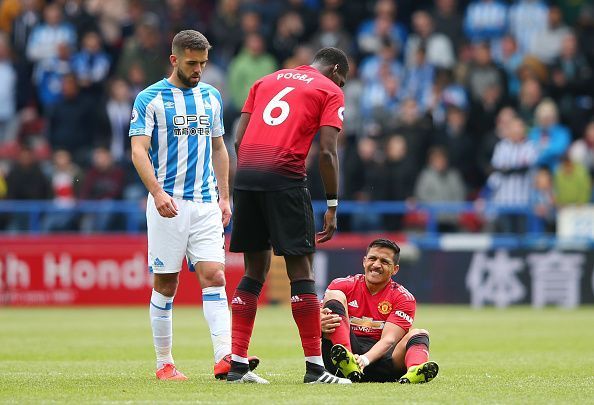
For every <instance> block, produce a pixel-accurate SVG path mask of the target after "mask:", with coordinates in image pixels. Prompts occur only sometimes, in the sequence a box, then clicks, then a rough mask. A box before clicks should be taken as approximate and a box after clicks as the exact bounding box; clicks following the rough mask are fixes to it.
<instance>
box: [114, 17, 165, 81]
mask: <svg viewBox="0 0 594 405" xmlns="http://www.w3.org/2000/svg"><path fill="white" fill-rule="evenodd" d="M168 60H169V59H168V58H167V52H166V50H165V49H164V48H163V46H162V43H161V34H160V32H159V18H158V17H157V16H156V15H154V14H151V13H147V14H145V15H144V16H143V17H142V20H141V21H140V23H139V24H138V25H137V26H136V29H135V31H134V36H133V37H131V38H128V39H127V40H126V42H125V43H124V48H123V50H122V53H121V55H120V60H119V63H118V68H117V73H118V76H119V77H127V76H128V72H129V71H130V69H131V68H132V66H133V65H139V66H142V68H143V70H144V76H145V77H144V79H145V83H144V86H146V85H148V84H151V83H155V82H157V81H159V80H161V79H162V78H163V77H164V76H165V73H166V72H167V69H168V65H166V64H164V62H163V61H168Z"/></svg>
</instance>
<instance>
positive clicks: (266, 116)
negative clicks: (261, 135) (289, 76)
mask: <svg viewBox="0 0 594 405" xmlns="http://www.w3.org/2000/svg"><path fill="white" fill-rule="evenodd" d="M293 90H295V87H285V88H284V89H282V90H281V91H279V92H278V93H277V94H276V96H274V97H272V100H270V101H269V102H268V104H266V108H264V112H262V119H263V120H264V122H265V123H266V124H268V125H270V126H273V127H274V126H277V125H280V124H282V123H283V122H284V121H285V120H286V119H287V117H288V116H289V112H290V111H291V107H290V106H289V103H287V102H286V101H284V100H282V98H283V97H284V96H286V95H287V94H289V93H290V92H292V91H293ZM275 108H280V109H281V113H280V115H279V116H278V117H273V116H272V110H274V109H275Z"/></svg>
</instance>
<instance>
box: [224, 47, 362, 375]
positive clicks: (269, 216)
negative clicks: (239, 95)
mask: <svg viewBox="0 0 594 405" xmlns="http://www.w3.org/2000/svg"><path fill="white" fill-rule="evenodd" d="M347 73H348V62H347V57H346V55H345V54H344V52H342V51H341V50H339V49H336V48H324V49H321V50H320V51H318V52H317V53H316V55H315V57H314V60H313V62H312V64H311V65H310V66H300V67H297V68H295V69H284V70H279V71H277V72H275V73H272V74H270V75H268V76H265V77H263V78H262V79H260V80H258V81H256V82H255V83H254V85H253V86H252V88H251V89H250V92H249V95H248V98H247V100H246V102H245V105H244V107H243V109H242V114H241V117H240V119H239V124H238V129H237V141H236V149H237V172H236V175H235V187H234V194H233V202H234V210H233V231H232V234H231V246H230V250H231V251H232V252H243V254H244V262H245V275H244V276H243V278H242V279H241V281H240V283H239V285H238V286H237V289H236V291H235V294H234V296H233V300H232V301H231V309H232V322H231V324H232V332H231V335H232V356H231V358H232V362H231V371H230V372H229V374H228V375H227V381H228V382H242V383H245V382H250V383H267V382H268V381H266V380H264V379H263V378H261V377H259V376H257V375H256V374H254V373H253V372H251V371H249V369H248V359H247V351H248V346H249V342H250V338H251V335H252V330H253V326H254V319H255V317H256V310H257V302H258V296H259V294H260V291H261V289H262V286H263V284H264V280H265V279H266V274H267V273H268V270H269V268H270V257H271V247H272V248H273V249H274V253H275V254H276V255H279V256H284V258H285V263H286V266H287V273H288V276H289V280H290V281H291V309H292V312H293V318H294V320H295V323H296V324H297V328H298V329H299V336H300V338H301V344H302V346H303V352H304V354H305V362H306V373H305V377H304V382H305V383H340V384H348V383H350V382H351V381H350V380H348V379H345V378H338V377H335V376H333V375H331V374H329V373H328V372H327V371H326V370H325V369H324V363H323V360H322V352H321V345H320V339H321V328H320V307H319V301H318V299H317V297H316V293H315V284H314V276H313V269H312V261H313V253H314V251H315V244H316V242H318V243H322V242H325V241H327V240H329V239H330V238H332V235H333V234H334V230H335V229H336V207H337V205H338V200H337V193H338V157H337V152H336V149H337V145H336V142H337V137H338V133H339V131H340V130H341V129H342V120H343V113H344V95H343V93H342V91H341V89H340V87H342V86H343V85H344V83H345V81H346V75H347ZM318 132H319V143H320V172H321V177H322V181H323V183H324V188H325V191H326V197H327V200H328V201H327V203H328V204H327V205H328V209H327V211H326V213H325V215H324V228H323V230H322V231H321V232H319V233H318V234H317V239H316V237H315V236H314V233H315V229H314V219H313V209H312V206H311V197H310V195H309V191H308V190H307V188H306V172H305V158H306V156H307V154H308V152H309V149H310V146H311V143H312V141H313V138H314V136H315V135H316V133H318Z"/></svg>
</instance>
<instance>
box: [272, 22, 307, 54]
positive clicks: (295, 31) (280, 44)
mask: <svg viewBox="0 0 594 405" xmlns="http://www.w3.org/2000/svg"><path fill="white" fill-rule="evenodd" d="M304 36H305V26H304V24H303V21H302V20H301V16H300V15H299V14H298V13H296V12H293V11H288V12H286V13H284V14H283V15H281V16H280V17H279V19H278V20H277V22H276V31H275V32H274V35H272V37H271V39H270V46H269V49H270V51H271V53H272V54H273V55H274V57H275V58H276V60H278V61H281V62H283V61H285V60H286V59H288V58H289V57H290V56H291V55H293V51H294V50H295V48H296V47H297V45H298V44H299V43H300V42H302V40H303V37H304Z"/></svg>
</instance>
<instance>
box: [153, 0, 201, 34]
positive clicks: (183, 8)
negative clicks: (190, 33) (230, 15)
mask: <svg viewBox="0 0 594 405" xmlns="http://www.w3.org/2000/svg"><path fill="white" fill-rule="evenodd" d="M164 3H165V8H164V10H163V16H162V17H163V18H162V19H161V21H162V26H163V27H162V28H163V32H165V33H166V34H165V35H166V37H165V39H164V41H165V42H166V43H171V41H172V40H173V37H174V36H175V34H177V33H178V32H179V31H181V30H185V29H187V28H190V27H192V28H193V29H197V30H200V31H205V30H206V21H208V20H209V16H208V15H204V13H203V14H199V13H197V12H196V8H195V3H201V2H196V1H192V2H188V1H186V0H166V1H165V2H164ZM202 3H206V2H202Z"/></svg>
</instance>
